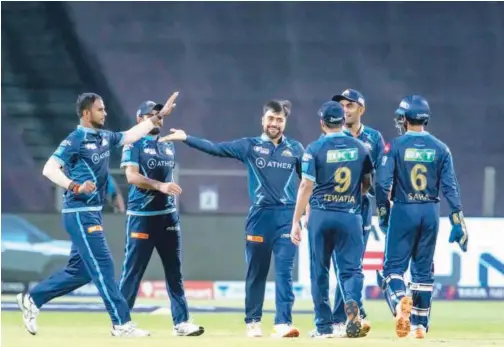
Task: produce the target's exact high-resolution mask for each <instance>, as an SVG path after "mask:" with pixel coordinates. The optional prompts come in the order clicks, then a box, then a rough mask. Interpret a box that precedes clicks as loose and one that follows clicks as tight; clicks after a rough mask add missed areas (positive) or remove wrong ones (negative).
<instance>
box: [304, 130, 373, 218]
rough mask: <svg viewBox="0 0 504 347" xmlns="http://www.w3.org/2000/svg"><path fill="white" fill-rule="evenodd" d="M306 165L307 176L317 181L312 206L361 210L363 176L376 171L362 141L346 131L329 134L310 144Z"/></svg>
mask: <svg viewBox="0 0 504 347" xmlns="http://www.w3.org/2000/svg"><path fill="white" fill-rule="evenodd" d="M302 168H303V178H306V179H308V180H310V181H312V182H314V183H315V186H314V189H313V193H312V196H311V197H310V206H311V208H313V209H318V210H330V211H340V212H348V213H361V204H362V180H363V178H364V175H367V174H371V173H372V172H373V163H372V160H371V155H370V154H369V150H368V149H367V148H366V146H365V145H364V143H362V141H360V140H357V139H355V138H353V137H350V136H348V135H347V134H345V133H344V132H338V133H331V134H328V135H325V136H323V137H321V138H319V139H318V140H317V141H315V142H313V143H311V144H310V145H309V146H308V147H307V148H306V152H305V154H304V155H303V165H302Z"/></svg>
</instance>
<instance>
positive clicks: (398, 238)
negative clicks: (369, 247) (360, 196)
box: [377, 95, 467, 338]
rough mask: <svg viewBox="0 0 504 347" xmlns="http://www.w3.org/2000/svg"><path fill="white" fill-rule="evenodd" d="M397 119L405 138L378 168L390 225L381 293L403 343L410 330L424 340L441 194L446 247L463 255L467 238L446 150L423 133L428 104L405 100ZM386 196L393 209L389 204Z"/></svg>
mask: <svg viewBox="0 0 504 347" xmlns="http://www.w3.org/2000/svg"><path fill="white" fill-rule="evenodd" d="M396 114H397V115H398V125H399V127H400V128H403V127H404V128H405V129H406V130H407V132H406V133H405V134H404V135H402V136H400V137H398V138H396V139H394V140H393V141H392V142H391V143H390V147H389V149H388V152H387V153H386V154H385V155H384V156H383V158H382V162H381V164H380V166H379V168H378V184H377V206H378V209H379V211H378V213H379V216H380V226H381V227H383V228H386V227H387V225H388V224H390V226H389V227H388V232H387V239H386V246H385V262H384V268H383V276H384V280H383V289H384V291H385V297H386V299H387V302H388V304H389V306H390V308H391V310H392V312H393V314H394V315H395V317H396V333H397V335H398V336H399V337H404V336H406V335H407V334H408V333H409V332H410V330H412V331H414V333H415V336H416V337H419V338H423V337H424V335H425V332H426V331H427V328H428V320H429V319H428V318H429V311H430V305H431V298H432V290H433V282H434V274H433V272H432V264H433V259H434V251H435V247H436V239H437V233H438V229H439V200H440V199H439V190H440V189H441V190H442V191H443V195H444V196H445V198H446V199H447V201H448V204H449V206H450V208H451V211H452V213H451V215H450V220H451V221H452V224H453V226H454V227H453V230H452V233H451V235H450V242H453V241H457V242H458V243H459V244H460V246H461V248H462V249H463V250H464V251H465V250H466V247H467V232H466V231H465V225H464V222H463V214H462V207H461V202H460V194H459V188H458V183H457V179H456V177H455V172H454V168H453V162H452V156H451V153H450V150H449V148H448V147H447V146H446V145H445V144H444V143H443V142H441V141H440V140H438V139H437V138H436V137H434V136H433V135H431V134H429V133H428V132H426V131H425V130H424V125H426V124H427V122H428V119H429V117H430V108H429V105H428V103H427V101H426V100H425V99H424V98H422V97H420V96H417V95H413V96H409V97H406V98H404V99H403V100H402V101H401V104H400V105H399V109H398V110H397V111H396ZM390 191H391V195H390V197H391V200H392V201H393V207H392V209H390V202H389V201H388V195H389V192H390ZM389 211H390V223H389V218H388V217H389ZM410 259H411V278H412V282H411V290H412V294H413V298H412V299H411V298H409V297H407V296H405V295H406V288H405V284H404V280H403V275H404V272H405V271H406V270H407V268H408V264H409V262H410ZM410 314H411V322H410Z"/></svg>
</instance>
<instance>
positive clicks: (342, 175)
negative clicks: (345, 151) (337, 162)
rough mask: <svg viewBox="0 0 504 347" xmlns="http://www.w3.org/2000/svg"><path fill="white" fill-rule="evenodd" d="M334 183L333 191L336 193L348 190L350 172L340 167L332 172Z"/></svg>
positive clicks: (350, 180) (350, 178) (350, 177)
mask: <svg viewBox="0 0 504 347" xmlns="http://www.w3.org/2000/svg"><path fill="white" fill-rule="evenodd" d="M334 181H335V182H336V185H335V186H334V190H335V191H337V192H338V193H344V192H346V191H347V190H348V188H350V183H351V182H352V172H351V171H350V169H349V168H347V167H345V166H344V167H340V168H338V169H337V170H336V171H335V172H334Z"/></svg>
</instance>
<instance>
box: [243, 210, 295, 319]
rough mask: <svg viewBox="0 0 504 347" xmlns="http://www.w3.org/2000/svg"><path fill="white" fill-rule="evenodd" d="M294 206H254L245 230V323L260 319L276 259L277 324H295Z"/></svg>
mask: <svg viewBox="0 0 504 347" xmlns="http://www.w3.org/2000/svg"><path fill="white" fill-rule="evenodd" d="M293 214H294V210H293V208H285V207H275V208H253V209H252V210H251V211H250V213H249V216H248V218H247V223H246V229H245V240H246V245H245V253H246V261H247V277H246V286H245V323H250V322H253V321H256V322H258V321H261V318H262V309H263V303H264V293H265V290H266V280H267V276H268V272H269V268H270V262H271V254H272V253H273V257H274V262H275V304H276V315H275V324H290V323H292V306H293V305H294V291H293V288H292V271H293V269H294V259H295V257H296V252H297V247H296V245H294V244H293V243H292V241H291V240H290V231H291V227H292V217H293Z"/></svg>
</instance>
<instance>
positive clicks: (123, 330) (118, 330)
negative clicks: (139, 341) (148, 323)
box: [110, 322, 150, 337]
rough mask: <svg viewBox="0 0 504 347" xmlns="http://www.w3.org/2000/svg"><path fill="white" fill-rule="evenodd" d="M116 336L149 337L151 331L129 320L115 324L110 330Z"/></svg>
mask: <svg viewBox="0 0 504 347" xmlns="http://www.w3.org/2000/svg"><path fill="white" fill-rule="evenodd" d="M110 333H111V334H112V336H114V337H147V336H150V332H148V331H146V330H142V329H139V328H137V327H136V324H134V323H133V322H128V323H126V324H123V325H114V327H113V328H112V331H111V332H110Z"/></svg>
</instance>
